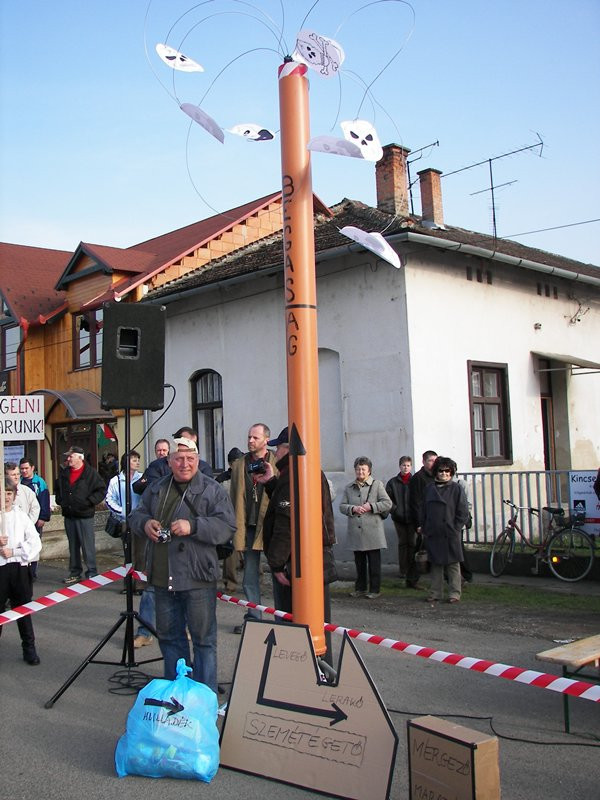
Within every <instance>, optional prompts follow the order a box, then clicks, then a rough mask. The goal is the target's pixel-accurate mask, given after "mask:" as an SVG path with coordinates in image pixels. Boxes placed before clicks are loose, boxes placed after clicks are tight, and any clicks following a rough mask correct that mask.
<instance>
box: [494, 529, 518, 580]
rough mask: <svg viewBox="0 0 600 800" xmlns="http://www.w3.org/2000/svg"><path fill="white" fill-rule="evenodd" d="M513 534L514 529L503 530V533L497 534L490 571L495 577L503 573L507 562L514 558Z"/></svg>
mask: <svg viewBox="0 0 600 800" xmlns="http://www.w3.org/2000/svg"><path fill="white" fill-rule="evenodd" d="M513 536H514V534H513V532H512V531H502V533H501V534H499V535H498V536H496V541H495V542H494V546H493V547H492V553H491V555H490V572H491V573H492V575H493V576H494V578H498V577H499V576H500V575H502V573H503V572H504V570H505V569H506V565H507V563H508V562H509V561H510V559H511V558H512V544H513Z"/></svg>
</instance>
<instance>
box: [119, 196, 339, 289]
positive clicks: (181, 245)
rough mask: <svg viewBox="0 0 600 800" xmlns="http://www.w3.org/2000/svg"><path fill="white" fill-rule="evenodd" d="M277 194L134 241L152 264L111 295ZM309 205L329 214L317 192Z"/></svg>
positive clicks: (134, 284)
mask: <svg viewBox="0 0 600 800" xmlns="http://www.w3.org/2000/svg"><path fill="white" fill-rule="evenodd" d="M280 197H281V191H278V192H273V193H272V194H268V195H265V197H261V198H259V199H258V200H253V201H252V202H250V203H245V204H244V205H242V206H238V207H237V208H233V209H230V210H228V211H226V212H223V213H221V214H217V215H215V216H213V217H209V218H208V219H205V220H201V221H200V222H195V223H193V224H192V225H188V226H187V227H185V228H180V229H179V230H176V231H171V232H170V233H166V234H164V235H163V236H158V237H156V238H155V239H148V240H147V241H145V242H141V243H140V244H139V245H134V246H133V247H132V248H130V249H131V250H134V251H135V250H137V249H138V248H142V247H143V249H144V251H145V252H149V251H150V252H153V253H155V254H156V259H155V264H154V266H153V267H151V268H150V269H149V270H148V271H146V272H145V273H144V274H143V275H141V276H139V277H135V278H132V279H130V280H129V281H128V282H127V283H126V284H123V286H122V287H121V288H120V289H119V290H118V291H115V298H119V299H121V298H122V297H124V296H125V295H127V294H128V293H129V292H131V291H132V290H133V289H135V288H136V287H138V286H140V285H141V284H143V283H147V282H148V281H149V280H151V279H152V278H153V277H154V276H155V275H158V274H159V273H160V272H162V271H163V270H165V269H166V268H167V267H170V266H171V265H172V264H175V263H176V262H177V261H180V260H181V259H182V258H183V257H184V256H186V255H188V254H189V253H192V252H193V251H194V250H197V249H198V248H199V247H203V246H205V245H207V244H208V243H209V242H211V241H213V240H214V239H217V238H218V237H219V236H221V235H222V234H224V233H226V232H227V231H228V230H230V229H231V228H232V227H233V226H234V225H239V224H240V223H242V222H244V221H245V220H246V219H248V218H249V217H251V216H253V215H254V214H256V213H257V212H258V211H260V210H261V209H263V208H266V207H267V206H268V205H270V203H272V202H273V201H274V200H277V199H278V198H280ZM313 207H314V208H315V210H317V211H318V212H319V213H321V214H324V215H329V216H331V212H330V210H329V208H328V206H326V205H325V204H324V203H323V201H322V200H321V199H320V198H319V197H317V195H313ZM261 241H262V240H261ZM219 261H221V259H219Z"/></svg>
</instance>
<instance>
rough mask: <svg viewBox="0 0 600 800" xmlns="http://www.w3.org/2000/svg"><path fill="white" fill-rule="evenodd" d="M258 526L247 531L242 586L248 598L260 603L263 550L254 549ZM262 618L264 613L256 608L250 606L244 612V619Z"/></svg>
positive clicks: (252, 601)
mask: <svg viewBox="0 0 600 800" xmlns="http://www.w3.org/2000/svg"><path fill="white" fill-rule="evenodd" d="M255 536H256V528H248V529H247V531H246V549H245V550H244V579H243V581H242V588H243V589H244V594H245V595H246V600H249V601H250V602H251V603H258V604H259V605H260V556H261V553H262V550H253V549H252V545H253V544H254V538H255ZM250 617H253V618H254V619H262V614H261V613H260V611H257V610H256V609H255V608H249V609H248V610H247V611H246V613H245V614H244V619H249V618H250Z"/></svg>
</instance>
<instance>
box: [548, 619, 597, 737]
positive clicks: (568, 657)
mask: <svg viewBox="0 0 600 800" xmlns="http://www.w3.org/2000/svg"><path fill="white" fill-rule="evenodd" d="M536 659H537V660H538V661H548V662H550V663H551V664H560V665H561V666H562V673H563V677H564V678H577V679H579V678H585V679H586V680H591V681H594V682H595V683H600V634H599V635H598V636H588V637H587V638H586V639H578V640H577V641H576V642H571V643H570V644H562V645H560V646H559V647H553V648H552V649H551V650H544V651H543V652H541V653H538V654H537V655H536ZM591 664H593V665H595V667H596V669H597V673H592V674H590V673H589V672H585V673H581V670H582V669H584V668H585V667H589V666H590V665H591ZM563 713H564V721H565V732H566V733H569V731H570V720H569V695H568V694H563Z"/></svg>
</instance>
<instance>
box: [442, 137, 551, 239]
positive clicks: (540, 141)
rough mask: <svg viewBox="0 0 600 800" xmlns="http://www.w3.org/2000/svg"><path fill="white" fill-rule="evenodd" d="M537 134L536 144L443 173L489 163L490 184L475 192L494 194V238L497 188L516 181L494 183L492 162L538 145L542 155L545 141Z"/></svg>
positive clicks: (452, 173) (462, 170) (495, 235)
mask: <svg viewBox="0 0 600 800" xmlns="http://www.w3.org/2000/svg"><path fill="white" fill-rule="evenodd" d="M535 135H536V136H537V137H538V139H539V141H537V142H535V143H534V144H528V145H525V146H524V147H518V148H517V149H516V150H511V151H510V152H508V153H501V154H500V155H498V156H492V157H491V158H485V159H483V161H478V162H477V163H476V164H469V165H468V166H466V167H461V168H460V169H455V170H453V171H452V172H446V173H444V174H443V175H442V177H443V178H448V177H449V176H450V175H458V173H459V172H465V171H466V170H468V169H473V168H474V167H480V166H481V165H482V164H487V165H488V169H489V173H490V185H489V187H488V188H486V189H481V190H479V191H477V192H473V194H474V195H475V194H482V193H483V192H490V193H491V195H492V227H493V231H494V240H495V239H497V238H498V237H497V226H496V197H495V190H496V189H499V188H500V187H501V186H510V185H511V184H513V183H516V181H507V182H506V183H501V184H499V185H498V186H495V185H494V172H493V169H492V163H493V162H494V161H498V160H500V159H501V158H508V156H514V155H516V154H517V153H524V152H525V151H526V150H535V148H536V147H539V148H540V151H539V153H538V155H539V156H540V158H541V156H542V151H543V149H544V142H543V140H542V137H541V136H540V135H539V133H538V132H537V131H535Z"/></svg>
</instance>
